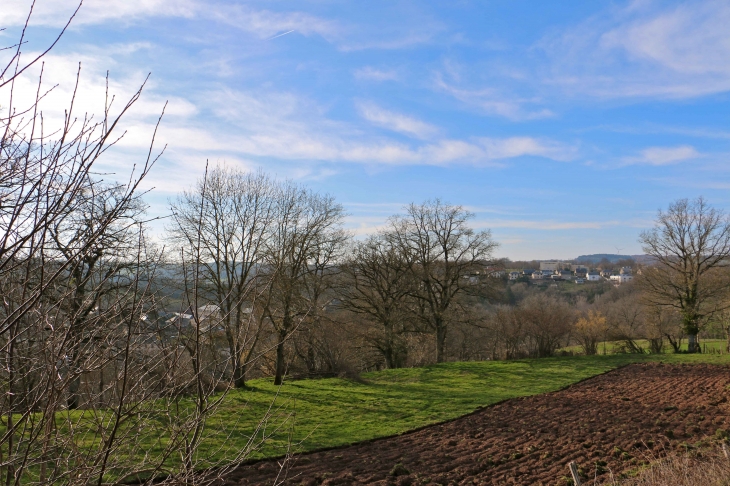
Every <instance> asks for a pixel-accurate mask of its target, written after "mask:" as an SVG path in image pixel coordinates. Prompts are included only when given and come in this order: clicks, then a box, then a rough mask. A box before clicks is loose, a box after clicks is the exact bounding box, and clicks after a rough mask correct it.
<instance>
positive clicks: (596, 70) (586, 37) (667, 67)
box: [539, 0, 730, 98]
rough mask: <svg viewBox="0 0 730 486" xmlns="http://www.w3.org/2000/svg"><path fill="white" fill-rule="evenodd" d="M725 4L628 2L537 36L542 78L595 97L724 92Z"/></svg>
mask: <svg viewBox="0 0 730 486" xmlns="http://www.w3.org/2000/svg"><path fill="white" fill-rule="evenodd" d="M728 25H730V4H729V3H728V2H726V1H723V0H697V1H692V2H687V3H683V4H680V5H677V6H672V7H665V8H656V7H655V4H654V2H638V3H637V2H634V3H632V4H631V5H629V7H627V8H624V9H615V8H612V9H608V10H606V11H604V12H602V13H601V14H600V15H598V16H595V17H593V18H591V19H589V20H587V21H586V22H584V23H582V24H580V25H578V26H576V27H574V28H572V29H569V30H567V31H564V32H562V33H561V34H560V35H557V36H551V37H547V38H545V39H543V40H542V41H541V42H540V44H539V47H541V48H543V49H545V51H546V52H547V53H548V56H549V58H550V66H549V71H548V72H546V73H542V77H543V78H544V79H546V80H547V82H548V83H551V84H557V85H559V86H562V87H564V88H566V89H567V90H569V92H570V93H571V94H575V93H578V94H588V95H591V96H598V97H602V98H621V97H658V98H689V97H695V96H702V95H707V94H712V93H720V92H726V91H728V90H730V29H729V28H728Z"/></svg>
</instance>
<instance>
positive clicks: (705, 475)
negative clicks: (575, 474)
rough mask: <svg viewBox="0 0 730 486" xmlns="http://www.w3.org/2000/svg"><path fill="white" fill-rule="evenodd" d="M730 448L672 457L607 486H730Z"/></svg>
mask: <svg viewBox="0 0 730 486" xmlns="http://www.w3.org/2000/svg"><path fill="white" fill-rule="evenodd" d="M728 454H730V450H729V449H727V448H726V449H725V450H723V449H722V448H720V447H719V446H718V447H714V448H707V449H701V450H691V451H688V452H686V453H684V454H672V455H669V456H667V457H664V458H661V459H658V460H656V461H651V464H650V465H649V466H647V467H646V469H644V470H642V471H640V472H639V474H638V475H637V476H636V477H632V478H628V479H614V480H612V481H609V482H607V483H604V485H605V486H668V485H672V486H698V485H702V486H730V458H729V457H728Z"/></svg>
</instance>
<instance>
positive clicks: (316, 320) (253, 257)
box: [159, 167, 685, 387]
mask: <svg viewBox="0 0 730 486" xmlns="http://www.w3.org/2000/svg"><path fill="white" fill-rule="evenodd" d="M171 212H172V215H173V217H172V223H171V224H170V225H169V227H168V235H169V238H168V239H167V240H168V241H170V242H172V243H173V244H174V245H176V247H177V248H178V251H179V257H178V258H177V259H176V264H177V267H176V268H178V269H179V268H183V269H184V271H183V272H182V273H180V272H178V274H177V275H176V276H175V277H173V278H171V279H170V280H169V281H168V286H169V287H174V286H175V285H178V286H179V285H181V284H182V286H183V287H184V288H196V289H198V291H197V293H196V294H195V300H190V299H187V300H185V299H168V301H167V302H165V303H164V305H162V306H161V307H165V309H166V311H165V312H164V313H163V314H162V316H163V319H162V320H161V321H160V324H159V325H160V326H162V327H164V326H165V325H167V326H168V327H169V326H170V325H172V324H173V323H175V324H176V325H178V324H179V322H177V321H179V320H180V318H179V317H178V318H175V317H174V316H176V315H183V316H184V315H187V316H189V317H188V322H192V320H191V318H192V316H193V315H194V314H196V312H198V311H197V310H198V309H211V308H213V309H215V312H213V313H211V312H208V314H207V315H206V316H203V317H202V318H201V319H202V321H204V328H205V330H206V334H205V337H206V339H207V341H208V342H209V343H210V349H211V350H214V352H217V353H222V355H224V356H226V357H228V358H229V359H230V363H229V364H228V365H226V366H225V367H224V368H223V370H222V371H221V372H222V376H223V377H224V379H225V380H227V381H230V382H231V383H233V384H234V386H238V387H243V386H245V383H246V379H247V378H252V377H260V376H273V377H274V382H275V383H277V384H279V383H281V382H282V379H283V377H284V375H286V374H289V375H291V376H295V377H303V376H332V375H337V374H343V373H344V374H348V373H349V374H357V373H359V372H362V371H368V370H375V369H382V368H398V367H404V366H419V365H424V364H429V363H435V362H436V363H437V362H442V361H446V360H484V359H492V360H496V359H515V358H526V357H538V358H539V357H548V356H553V355H555V354H556V353H557V352H558V351H559V350H560V349H561V348H564V347H566V346H569V345H576V346H580V349H581V350H582V352H583V353H586V354H595V353H597V352H599V349H598V347H599V343H601V342H605V341H615V342H616V343H617V344H616V345H615V346H613V347H617V348H618V349H619V350H623V351H625V352H634V353H636V352H663V351H665V350H668V349H672V350H674V351H676V352H678V351H680V349H681V345H682V340H683V339H684V337H685V330H684V328H683V325H682V317H681V314H680V313H679V312H677V311H676V310H673V309H671V308H668V307H662V306H657V305H650V304H649V303H648V302H647V301H646V299H645V298H644V297H643V294H642V292H641V289H642V285H641V281H642V279H641V276H637V277H638V278H637V284H623V285H622V286H621V287H614V286H613V285H611V284H610V283H608V282H605V281H603V282H601V283H592V284H589V285H586V286H580V287H578V286H574V285H573V286H570V284H566V285H567V287H566V286H565V285H564V286H563V287H562V291H561V290H559V289H555V288H553V287H544V286H534V285H531V284H530V283H529V282H518V283H513V282H508V281H507V280H506V278H505V275H504V271H503V270H504V268H505V264H506V263H507V262H505V261H498V260H496V259H495V258H494V250H495V248H496V247H497V243H496V242H494V241H493V240H492V238H491V235H490V233H489V232H488V231H476V230H475V229H474V228H472V227H471V226H470V224H469V222H470V219H471V218H472V217H473V215H472V214H471V213H469V212H468V211H466V210H465V209H464V208H463V207H461V206H455V205H450V204H447V203H444V202H442V201H440V200H432V201H427V202H425V203H422V204H410V205H408V206H407V207H405V208H404V210H403V213H401V214H395V215H393V216H392V217H390V218H389V219H388V220H387V222H386V224H385V225H384V226H383V227H382V228H381V229H380V230H379V231H377V232H376V233H375V234H371V235H369V236H366V237H364V238H360V239H356V238H353V237H352V235H350V234H348V233H347V232H346V231H345V230H344V229H343V223H344V218H345V213H344V210H343V208H342V206H341V205H339V204H338V203H337V202H336V201H335V200H334V199H333V198H332V197H330V196H326V195H321V194H317V193H314V192H312V191H311V190H309V189H307V188H306V187H304V186H300V185H297V184H294V183H291V182H278V181H276V180H274V179H272V178H270V177H269V176H267V175H266V174H264V173H260V172H259V173H246V172H241V171H237V170H232V169H225V168H220V167H218V168H214V169H212V170H211V171H210V172H208V173H207V174H206V176H205V177H204V178H201V180H199V181H198V182H197V184H196V185H195V186H194V187H193V188H192V189H190V190H189V191H186V192H184V193H183V194H181V195H180V196H179V197H178V198H177V199H176V200H175V201H173V203H172V207H171ZM621 263H623V262H621ZM568 288H570V289H571V290H570V291H566V289H568ZM575 289H580V290H575ZM185 295H187V296H190V295H191V294H190V293H187V294H185ZM211 306H212V307H211ZM175 307H177V311H176V312H177V314H170V312H169V311H170V309H173V308H175ZM170 315H173V319H172V320H170V319H169V317H170ZM175 319H177V321H176V320H175ZM165 323H167V324H165ZM178 327H180V332H182V333H183V334H184V333H185V332H186V329H187V330H188V331H190V330H191V329H192V328H191V327H187V328H186V327H185V326H178Z"/></svg>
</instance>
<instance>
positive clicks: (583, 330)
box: [575, 310, 606, 356]
mask: <svg viewBox="0 0 730 486" xmlns="http://www.w3.org/2000/svg"><path fill="white" fill-rule="evenodd" d="M575 334H576V337H577V339H578V342H579V343H580V346H581V347H582V348H583V352H584V353H585V354H586V355H588V356H593V355H594V354H597V353H598V343H599V342H600V341H601V338H603V337H605V335H606V318H605V317H604V316H603V315H602V314H601V313H600V312H598V311H595V310H589V311H588V313H587V315H585V316H583V317H581V318H579V319H578V321H577V322H576V323H575Z"/></svg>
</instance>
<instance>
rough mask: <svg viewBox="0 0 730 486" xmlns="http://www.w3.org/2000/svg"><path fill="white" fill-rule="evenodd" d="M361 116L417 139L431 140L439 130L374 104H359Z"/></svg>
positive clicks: (380, 125)
mask: <svg viewBox="0 0 730 486" xmlns="http://www.w3.org/2000/svg"><path fill="white" fill-rule="evenodd" d="M357 108H358V111H359V112H360V115H361V116H362V117H363V118H365V119H366V120H367V121H369V122H371V123H373V124H375V125H377V126H379V127H383V128H387V129H388V130H392V131H394V132H399V133H404V134H406V135H410V136H413V137H416V138H431V137H433V136H434V135H436V134H437V133H438V131H439V130H438V128H437V127H435V126H433V125H431V124H429V123H426V122H423V121H421V120H418V119H416V118H413V117H410V116H407V115H403V114H401V113H396V112H393V111H389V110H386V109H384V108H381V107H379V106H378V105H376V104H375V103H372V102H360V103H357Z"/></svg>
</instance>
